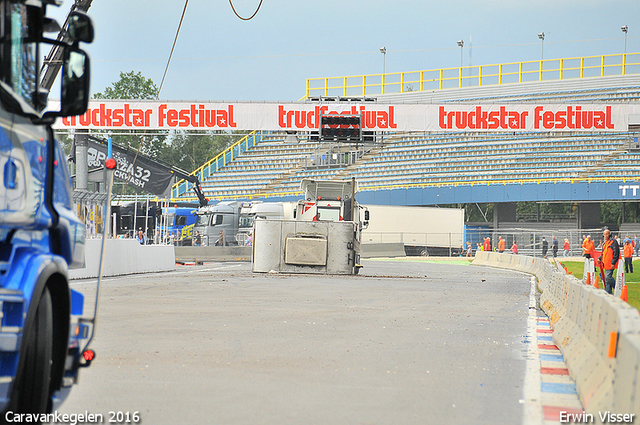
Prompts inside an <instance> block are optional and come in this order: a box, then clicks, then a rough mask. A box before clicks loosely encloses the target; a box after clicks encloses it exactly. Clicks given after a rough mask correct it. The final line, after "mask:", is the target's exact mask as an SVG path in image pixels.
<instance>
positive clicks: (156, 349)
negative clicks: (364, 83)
mask: <svg viewBox="0 0 640 425" xmlns="http://www.w3.org/2000/svg"><path fill="white" fill-rule="evenodd" d="M364 265H365V268H364V269H362V271H361V274H360V275H358V276H346V277H339V276H320V275H310V276H306V275H281V274H252V273H251V271H250V267H251V265H250V264H249V263H212V264H205V265H203V266H182V267H179V268H178V270H177V271H176V272H170V273H157V274H146V275H135V276H126V277H121V278H109V279H105V281H104V287H103V296H102V301H101V302H102V303H101V308H100V318H99V323H98V330H97V336H96V339H95V341H94V344H93V348H94V349H95V350H96V352H97V354H98V355H97V357H96V359H95V360H94V362H93V364H92V366H91V367H90V368H88V369H86V370H83V371H82V373H81V381H80V384H79V385H77V386H75V387H74V389H73V390H72V392H71V395H70V396H69V398H68V399H67V401H66V402H65V404H64V405H63V406H62V407H61V408H60V409H59V410H58V412H60V413H85V412H89V413H94V414H95V413H100V414H103V415H104V417H105V422H107V420H108V419H109V412H111V411H114V412H124V413H126V412H129V413H133V412H135V411H137V412H139V414H140V418H141V422H140V423H143V424H149V425H163V424H167V425H174V424H178V423H185V424H187V423H188V424H273V425H286V424H296V425H297V424H345V425H347V424H348V425H352V424H492V425H494V424H509V425H513V424H520V423H522V422H523V412H524V408H523V406H524V404H523V398H524V396H523V382H524V376H525V366H526V365H525V363H526V362H525V357H526V353H527V348H528V347H527V342H526V337H525V335H526V332H527V318H528V316H529V308H528V305H529V291H530V279H529V277H528V276H526V275H523V274H518V273H514V272H508V271H501V270H495V269H490V268H485V267H476V266H469V265H459V264H432V263H425V262H411V261H374V260H368V261H366V260H365V261H364ZM72 285H73V287H74V288H75V289H79V290H81V291H83V292H85V293H87V294H90V293H91V288H93V287H94V286H95V280H86V281H77V282H74V283H73V284H72ZM88 299H90V297H88ZM89 302H90V300H88V301H87V304H89Z"/></svg>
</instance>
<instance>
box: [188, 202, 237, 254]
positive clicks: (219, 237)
mask: <svg viewBox="0 0 640 425" xmlns="http://www.w3.org/2000/svg"><path fill="white" fill-rule="evenodd" d="M240 208H241V203H240V202H237V201H222V202H218V203H217V204H216V205H213V206H206V207H201V208H198V211H197V212H196V214H197V216H198V218H197V220H196V223H195V225H194V227H193V232H194V233H195V232H196V231H198V232H200V235H201V236H202V246H228V245H237V244H238V243H237V241H236V233H237V232H238V221H239V217H240Z"/></svg>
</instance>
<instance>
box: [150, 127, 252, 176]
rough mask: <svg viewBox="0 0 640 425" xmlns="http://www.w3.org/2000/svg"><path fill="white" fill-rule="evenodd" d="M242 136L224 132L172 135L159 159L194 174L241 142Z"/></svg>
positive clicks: (178, 133) (179, 133)
mask: <svg viewBox="0 0 640 425" xmlns="http://www.w3.org/2000/svg"><path fill="white" fill-rule="evenodd" d="M241 137H242V136H240V135H235V134H233V133H228V132H223V131H209V132H207V133H205V134H187V133H185V132H182V131H181V132H177V133H175V134H172V135H171V137H170V138H169V140H168V143H167V146H166V147H165V149H164V150H163V152H162V153H161V154H160V156H159V158H160V159H161V160H163V161H164V162H167V163H169V164H173V165H175V166H176V167H178V168H181V169H183V170H185V171H187V172H192V171H194V170H195V169H197V168H198V167H200V166H201V165H202V164H204V163H205V162H207V161H208V160H210V159H211V158H213V157H215V156H216V155H217V154H219V153H220V152H222V151H223V150H225V149H226V148H228V147H229V146H231V145H232V144H234V143H235V142H237V141H238V140H240V138H241Z"/></svg>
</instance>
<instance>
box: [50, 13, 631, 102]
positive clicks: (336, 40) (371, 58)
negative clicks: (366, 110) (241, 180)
mask: <svg viewBox="0 0 640 425" xmlns="http://www.w3.org/2000/svg"><path fill="white" fill-rule="evenodd" d="M72 1H73V0H65V1H64V2H63V4H62V6H61V7H59V8H54V7H50V8H49V16H52V17H56V18H57V20H58V22H60V23H62V22H63V21H64V17H65V16H66V14H67V12H68V11H69V8H70V7H71V4H72ZM259 2H260V0H233V4H234V6H235V8H236V10H237V11H238V13H239V14H241V15H243V16H247V17H248V16H250V15H251V14H252V13H253V12H254V11H255V9H256V7H257V6H258V4H259ZM184 5H185V1H184V0H93V3H92V5H91V8H90V9H89V15H90V16H91V18H92V19H93V23H94V26H95V31H96V39H95V41H94V42H93V43H92V44H90V45H84V46H85V50H86V51H87V52H88V53H89V55H90V57H91V78H92V84H91V88H92V92H93V93H95V92H100V91H103V90H104V89H105V88H106V87H109V86H111V85H112V84H113V83H114V82H116V81H118V79H119V76H120V73H121V72H130V71H134V72H136V73H137V72H141V73H142V75H143V76H144V77H146V78H149V79H151V80H153V82H154V83H155V84H156V85H157V86H160V83H161V81H162V77H163V74H164V71H165V67H166V65H167V59H168V58H169V54H170V52H171V47H172V45H173V42H174V38H175V35H176V31H177V29H178V24H179V23H180V17H181V15H182V12H183V9H184ZM52 9H58V10H55V11H54V10H52ZM638 16H640V1H638V0H537V1H529V0H526V1H525V0H449V1H432V0H397V1H394V2H392V1H379V0H366V1H365V0H298V1H285V0H263V3H262V6H261V8H260V10H259V11H258V13H257V15H256V16H255V17H254V18H253V19H252V20H249V21H242V20H240V19H238V18H237V17H236V16H235V15H234V13H233V11H232V9H231V6H230V4H229V1H228V0H190V1H189V2H188V6H187V9H186V13H185V16H184V21H183V22H182V27H181V29H180V34H179V36H178V40H177V43H176V45H175V50H174V52H173V57H172V60H171V63H170V64H169V68H168V71H167V74H166V77H165V80H164V83H163V85H162V89H161V92H160V99H163V100H176V101H177V100H186V101H195V100H198V101H268V102H272V101H296V100H299V99H300V98H301V97H303V96H304V94H305V84H306V79H307V78H318V77H321V78H324V77H340V76H351V75H363V74H379V73H381V72H382V71H383V67H384V69H385V71H386V72H387V73H391V72H402V71H417V70H428V69H439V68H449V67H457V66H459V65H460V53H461V49H460V47H458V45H457V41H458V40H464V47H463V49H462V56H463V58H462V60H463V65H464V66H468V65H490V64H499V63H509V62H519V61H531V60H539V59H540V58H541V55H542V52H543V47H542V42H541V41H540V39H539V38H538V33H540V32H544V33H545V39H544V59H553V58H571V57H580V56H595V55H608V54H620V53H623V52H624V48H625V37H624V33H623V32H622V31H621V29H620V27H621V26H622V25H628V27H629V30H628V33H627V52H628V53H632V52H640V21H639V20H638V19H637V17H638ZM631 18H635V19H631ZM381 47H385V48H386V54H385V55H383V54H382V53H380V48H381Z"/></svg>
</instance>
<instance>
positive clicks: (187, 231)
mask: <svg viewBox="0 0 640 425" xmlns="http://www.w3.org/2000/svg"><path fill="white" fill-rule="evenodd" d="M197 210H198V208H197V207H165V208H162V218H161V220H160V223H159V225H158V228H157V230H159V231H160V235H161V237H162V238H163V239H164V240H170V239H171V237H173V239H174V242H176V243H178V241H180V242H179V243H180V245H191V241H192V237H193V226H194V225H195V223H196V220H197V218H198V216H197V215H196V211H197Z"/></svg>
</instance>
